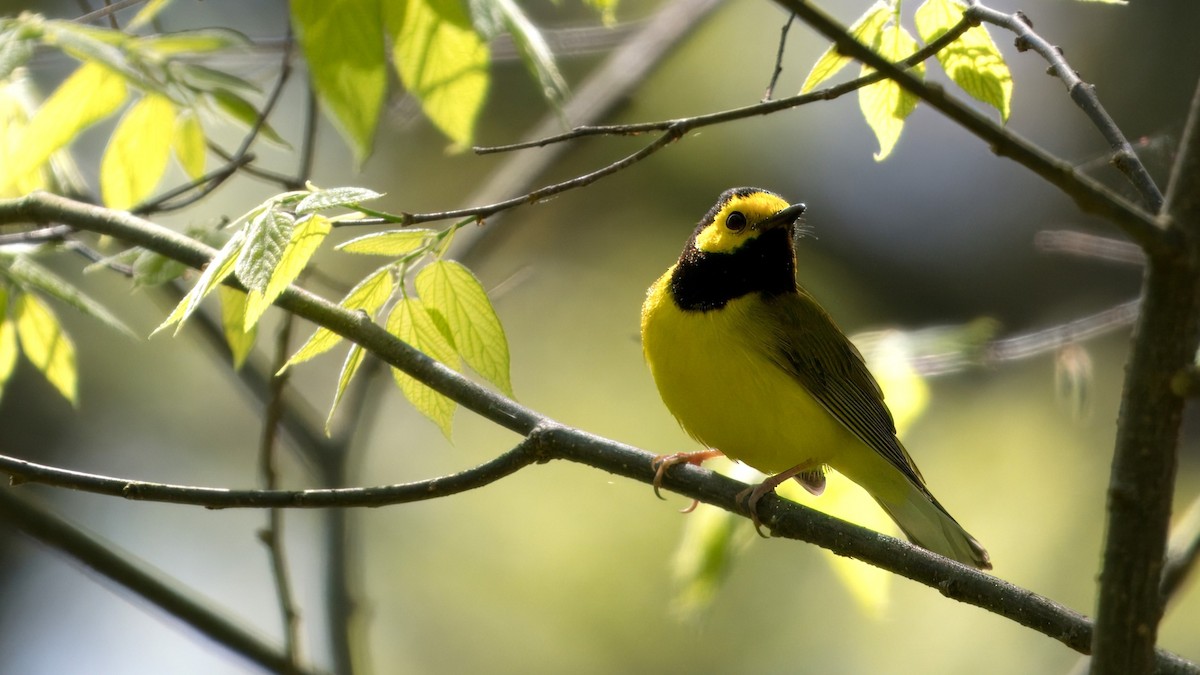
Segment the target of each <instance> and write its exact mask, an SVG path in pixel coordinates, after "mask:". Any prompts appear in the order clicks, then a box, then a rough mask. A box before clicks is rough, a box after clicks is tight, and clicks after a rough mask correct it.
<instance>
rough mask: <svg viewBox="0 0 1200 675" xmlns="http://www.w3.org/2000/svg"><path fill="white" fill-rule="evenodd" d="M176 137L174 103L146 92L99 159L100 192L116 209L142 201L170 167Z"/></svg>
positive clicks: (124, 118)
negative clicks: (168, 163) (168, 165)
mask: <svg viewBox="0 0 1200 675" xmlns="http://www.w3.org/2000/svg"><path fill="white" fill-rule="evenodd" d="M174 137H175V104H173V103H171V101H170V99H168V98H167V97H165V96H159V95H158V94H146V95H145V96H144V97H143V98H142V100H140V101H138V102H137V103H135V104H134V105H133V106H132V107H130V108H129V110H128V111H126V113H125V114H124V115H123V116H122V117H121V121H120V122H119V123H118V124H117V128H116V129H114V130H113V135H112V137H111V138H109V139H108V147H107V148H105V150H104V158H103V159H102V160H101V161H100V194H101V196H102V197H103V198H104V203H105V205H107V206H108V207H109V208H113V209H128V208H130V207H132V206H134V205H136V204H140V203H141V202H142V201H143V200H145V199H146V197H149V196H150V193H151V192H153V190H154V186H156V185H158V181H159V180H161V179H162V176H163V173H164V172H165V171H166V170H167V160H168V158H169V157H170V155H171V141H172V140H173V139H174Z"/></svg>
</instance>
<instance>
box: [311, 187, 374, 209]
mask: <svg viewBox="0 0 1200 675" xmlns="http://www.w3.org/2000/svg"><path fill="white" fill-rule="evenodd" d="M382 196H383V195H381V194H379V193H378V192H376V191H374V190H368V189H367V188H360V187H340V188H329V189H328V190H319V191H317V192H314V193H312V194H310V195H309V196H307V197H305V198H304V199H302V200H300V203H299V204H297V205H296V214H297V215H299V214H304V213H311V212H316V211H324V210H325V209H332V208H336V207H338V206H350V205H352V204H358V203H361V202H367V201H371V200H372V199H379V198H380V197H382Z"/></svg>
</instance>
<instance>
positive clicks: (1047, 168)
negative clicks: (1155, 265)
mask: <svg viewBox="0 0 1200 675" xmlns="http://www.w3.org/2000/svg"><path fill="white" fill-rule="evenodd" d="M775 2H776V4H778V5H780V6H781V7H784V8H785V9H788V10H791V11H793V12H795V13H796V16H798V17H800V19H801V20H803V21H804V22H805V23H807V24H808V25H809V26H811V27H812V28H813V29H815V30H816V31H817V32H818V33H821V34H822V35H824V36H825V37H827V38H829V39H830V40H832V41H833V42H834V44H836V45H837V48H838V50H839V51H840V52H841V53H843V54H845V55H847V56H850V57H853V58H855V59H857V60H859V61H861V62H862V63H864V64H866V65H868V66H870V67H872V68H874V69H875V70H877V71H879V72H880V73H882V74H883V75H884V76H885V77H887V78H888V79H891V80H893V81H895V82H896V83H897V84H899V85H900V86H901V87H903V88H904V89H905V90H907V91H909V92H912V93H913V94H914V95H916V96H917V97H918V98H920V99H921V100H922V101H925V102H926V103H928V104H929V105H930V106H932V107H933V108H934V109H936V110H938V111H939V112H941V113H942V114H943V115H945V116H946V117H947V118H948V119H950V120H952V121H953V122H955V123H957V124H959V125H960V126H962V127H963V128H964V129H966V130H967V131H969V132H971V133H972V134H974V135H976V136H978V137H979V138H980V139H982V140H984V141H986V142H987V143H988V144H989V145H990V146H991V148H992V151H993V152H995V153H996V154H998V155H1000V156H1002V157H1008V158H1009V159H1012V160H1013V161H1015V162H1017V163H1018V164H1020V165H1022V166H1024V167H1026V168H1028V169H1029V170H1031V171H1033V172H1034V173H1036V174H1037V175H1039V176H1041V177H1042V178H1043V179H1045V180H1046V181H1047V182H1049V183H1050V184H1051V185H1054V186H1055V187H1057V188H1058V189H1059V190H1061V191H1062V192H1063V193H1064V194H1066V195H1067V196H1068V197H1070V198H1071V199H1073V200H1074V201H1075V203H1076V204H1077V205H1078V206H1079V208H1080V209H1081V210H1083V211H1084V212H1086V213H1092V214H1095V215H1097V216H1100V217H1102V218H1105V219H1107V220H1109V221H1110V222H1112V223H1114V224H1115V225H1117V226H1118V227H1120V228H1121V229H1122V230H1124V231H1125V233H1126V234H1127V235H1129V237H1130V238H1132V239H1133V240H1134V241H1136V242H1137V243H1138V244H1139V245H1141V247H1142V248H1143V249H1145V250H1146V251H1147V252H1158V253H1166V252H1168V251H1169V250H1170V248H1171V246H1172V243H1171V242H1170V241H1169V237H1168V233H1167V232H1166V231H1165V230H1164V229H1163V227H1162V225H1161V224H1160V223H1159V222H1158V221H1157V220H1156V219H1155V218H1154V216H1153V215H1152V214H1150V213H1148V212H1146V211H1144V210H1142V209H1140V208H1138V207H1137V206H1135V205H1134V204H1131V203H1130V202H1129V201H1128V200H1126V199H1124V198H1123V197H1121V196H1120V195H1117V194H1116V193H1114V192H1113V191H1111V190H1109V189H1107V188H1105V187H1104V186H1103V185H1101V184H1100V183H1098V182H1097V181H1095V180H1094V179H1092V178H1090V177H1088V176H1086V175H1083V174H1081V173H1079V172H1077V171H1076V170H1075V167H1073V166H1072V165H1071V164H1070V163H1068V162H1065V161H1063V160H1061V159H1059V158H1057V157H1054V156H1053V155H1051V154H1050V153H1048V152H1046V151H1045V150H1043V149H1042V148H1040V147H1038V146H1037V145H1035V144H1033V143H1031V142H1030V141H1028V140H1027V139H1025V138H1023V137H1021V136H1019V135H1017V134H1016V133H1013V132H1012V131H1009V130H1008V129H1007V128H1005V127H1002V126H1000V125H999V124H997V123H996V122H993V121H992V120H991V119H989V118H988V117H985V116H984V115H982V114H980V113H979V112H976V111H975V110H974V109H972V108H970V107H969V106H967V105H966V104H964V103H962V102H961V101H959V100H957V99H955V98H953V97H951V96H949V95H947V94H946V92H945V91H944V90H943V89H942V88H941V87H939V86H937V85H934V84H929V83H927V82H924V81H923V80H921V79H919V78H917V77H916V76H915V75H913V74H912V73H910V72H908V71H907V70H904V69H901V68H899V67H897V66H896V65H895V64H893V63H891V62H890V61H888V60H887V59H885V58H883V57H881V56H879V55H878V54H876V53H875V51H874V50H872V49H871V48H870V47H868V46H867V45H864V44H863V43H861V42H859V41H858V40H856V39H855V38H854V37H853V36H851V35H850V34H849V33H847V32H846V29H845V27H843V26H842V25H841V24H839V23H838V22H837V21H835V20H834V19H833V18H832V17H830V16H829V15H828V14H827V13H825V11H824V10H822V9H820V8H818V7H817V6H816V5H813V4H812V3H811V2H808V0H775ZM969 14H970V10H968V15H969Z"/></svg>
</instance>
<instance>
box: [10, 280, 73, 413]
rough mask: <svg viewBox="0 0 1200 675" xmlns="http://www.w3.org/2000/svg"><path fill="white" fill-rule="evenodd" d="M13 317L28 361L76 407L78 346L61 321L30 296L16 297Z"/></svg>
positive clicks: (34, 297)
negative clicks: (76, 347) (76, 354)
mask: <svg viewBox="0 0 1200 675" xmlns="http://www.w3.org/2000/svg"><path fill="white" fill-rule="evenodd" d="M13 316H14V320H15V321H16V324H17V335H18V337H19V338H20V340H21V351H23V352H25V358H27V359H29V361H30V363H32V364H33V365H34V366H35V367H36V368H37V369H38V370H40V371H42V374H43V375H44V376H45V377H46V380H47V381H49V382H50V384H52V385H54V388H55V389H57V390H58V392H59V393H60V394H62V395H63V397H64V398H66V399H67V400H68V401H70V402H71V404H72V405H74V404H75V403H76V402H77V400H76V389H77V387H78V379H77V373H76V371H75V345H73V344H72V343H71V338H69V337H67V334H66V332H65V331H63V329H62V326H61V325H60V324H59V323H58V317H56V316H54V312H53V311H51V310H50V308H49V307H47V306H46V305H45V304H43V303H42V302H41V301H40V300H38V299H37V297H36V296H34V295H31V294H29V293H21V294H20V295H18V296H17V297H16V300H15V302H14V307H13Z"/></svg>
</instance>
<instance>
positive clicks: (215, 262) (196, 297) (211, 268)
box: [151, 229, 246, 335]
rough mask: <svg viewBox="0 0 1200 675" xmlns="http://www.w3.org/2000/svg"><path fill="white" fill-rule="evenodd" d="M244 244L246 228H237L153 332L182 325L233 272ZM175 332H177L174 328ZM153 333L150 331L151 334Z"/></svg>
mask: <svg viewBox="0 0 1200 675" xmlns="http://www.w3.org/2000/svg"><path fill="white" fill-rule="evenodd" d="M245 244H246V230H244V229H242V230H238V231H237V232H235V233H234V235H233V236H232V237H230V238H229V241H228V242H226V243H225V245H224V246H222V247H221V249H220V250H219V251H217V254H216V255H215V256H213V259H212V262H210V263H208V265H207V266H205V268H204V271H203V272H202V273H201V274H200V278H199V279H197V280H196V285H195V286H192V290H190V291H188V293H187V295H185V296H183V299H182V300H180V301H179V304H178V305H175V309H174V310H173V311H172V312H171V314H170V316H168V317H167V318H166V319H165V320H164V321H163V322H162V323H161V324H159V326H158V328H155V329H154V333H157V332H159V331H161V330H162V329H164V328H166V327H167V326H170V325H171V324H176V323H177V324H179V325H180V326H182V325H183V322H185V321H187V319H188V317H189V316H191V315H192V312H194V311H196V308H197V307H199V306H200V301H201V300H203V299H204V296H206V295H208V294H209V292H211V291H212V289H213V288H215V287H216V286H217V285H218V284H220V283H221V282H222V281H225V279H226V278H227V277H228V276H229V275H230V274H233V267H234V265H235V264H236V263H237V259H238V254H240V253H241V252H242V247H243V246H244V245H245ZM175 332H177V333H178V332H179V329H178V328H176V329H175ZM154 333H151V335H153V334H154Z"/></svg>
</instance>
